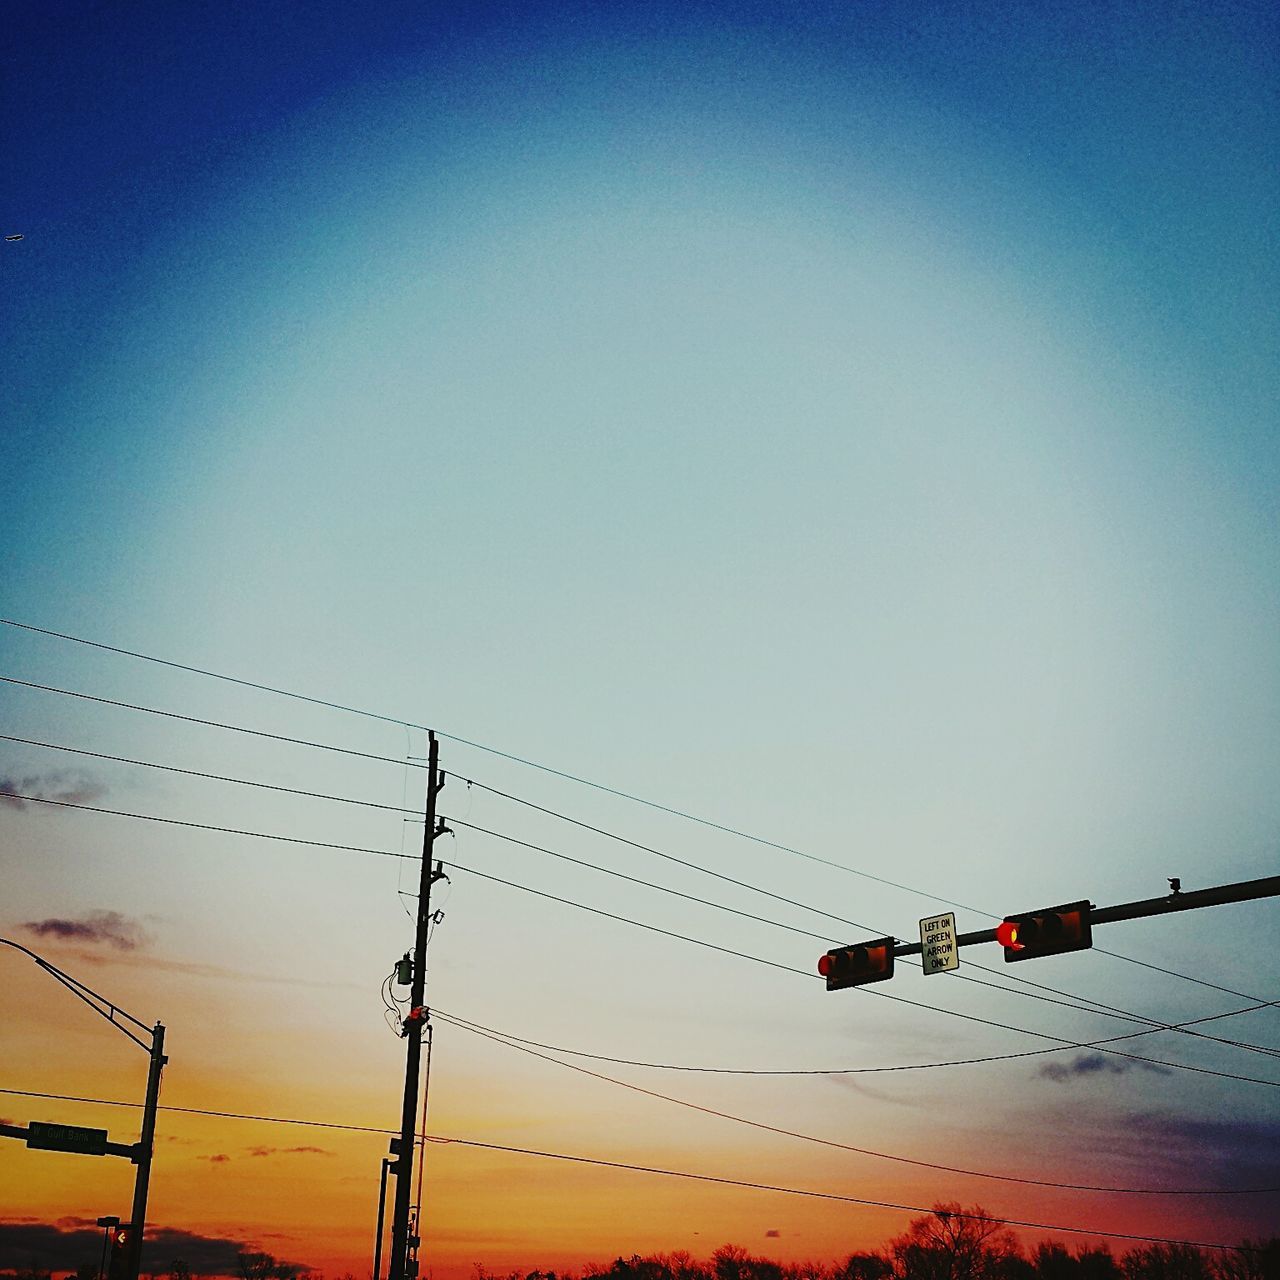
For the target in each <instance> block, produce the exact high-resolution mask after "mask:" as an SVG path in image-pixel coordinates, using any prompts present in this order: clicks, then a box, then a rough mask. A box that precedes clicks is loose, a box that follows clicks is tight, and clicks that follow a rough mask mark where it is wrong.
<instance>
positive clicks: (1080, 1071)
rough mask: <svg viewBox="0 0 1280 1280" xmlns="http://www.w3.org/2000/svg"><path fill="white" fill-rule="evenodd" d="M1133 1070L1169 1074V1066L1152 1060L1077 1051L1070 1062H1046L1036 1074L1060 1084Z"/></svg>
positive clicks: (1120, 1074) (1124, 1073)
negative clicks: (1139, 1060)
mask: <svg viewBox="0 0 1280 1280" xmlns="http://www.w3.org/2000/svg"><path fill="white" fill-rule="evenodd" d="M1134 1070H1142V1071H1150V1072H1151V1073H1152V1074H1153V1075H1158V1076H1167V1075H1169V1074H1170V1068H1169V1067H1161V1066H1157V1065H1156V1064H1155V1063H1154V1062H1137V1061H1135V1060H1134V1059H1132V1058H1115V1057H1111V1056H1109V1055H1108V1054H1104V1053H1079V1054H1077V1055H1076V1056H1075V1057H1074V1058H1072V1059H1071V1061H1070V1062H1046V1063H1045V1064H1044V1065H1043V1066H1042V1067H1040V1069H1039V1070H1038V1071H1037V1072H1036V1075H1037V1076H1039V1077H1040V1078H1041V1079H1043V1080H1054V1081H1056V1082H1057V1083H1059V1084H1062V1083H1064V1082H1065V1081H1067V1080H1075V1079H1078V1078H1080V1077H1081V1076H1097V1075H1110V1076H1123V1075H1127V1074H1128V1073H1129V1072H1130V1071H1134Z"/></svg>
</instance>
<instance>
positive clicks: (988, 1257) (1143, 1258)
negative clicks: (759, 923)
mask: <svg viewBox="0 0 1280 1280" xmlns="http://www.w3.org/2000/svg"><path fill="white" fill-rule="evenodd" d="M203 1274H204V1275H206V1276H207V1275H209V1274H210V1273H203ZM97 1275H98V1269H97V1267H96V1266H93V1267H87V1266H86V1267H82V1268H79V1269H78V1270H76V1271H74V1272H70V1273H68V1274H66V1276H65V1277H64V1280H97ZM196 1275H197V1273H195V1272H193V1270H192V1269H191V1268H190V1267H189V1266H188V1265H187V1264H186V1263H185V1262H184V1261H182V1260H181V1259H176V1260H175V1261H173V1262H172V1263H171V1264H170V1265H169V1267H168V1268H166V1269H165V1270H163V1271H157V1272H149V1273H148V1276H147V1280H195V1277H196ZM231 1275H232V1276H233V1277H234V1280H323V1277H322V1276H321V1275H320V1273H319V1272H315V1271H310V1270H308V1269H307V1268H305V1267H300V1266H297V1265H296V1264H293V1263H287V1262H278V1261H277V1260H276V1259H275V1258H274V1257H273V1256H272V1255H271V1254H269V1253H251V1252H246V1253H241V1254H240V1255H239V1257H238V1259H237V1266H236V1270H235V1271H234V1272H233V1273H231ZM0 1280H55V1278H54V1276H53V1275H52V1273H51V1272H49V1271H44V1270H40V1269H39V1268H30V1269H27V1270H23V1271H3V1272H0ZM339 1280H355V1277H354V1276H352V1275H351V1274H350V1273H347V1274H346V1275H345V1276H342V1277H339ZM424 1280H431V1270H430V1264H429V1260H428V1265H427V1267H426V1268H425V1269H424ZM474 1280H1280V1236H1273V1237H1271V1238H1269V1239H1265V1240H1254V1241H1251V1240H1245V1241H1242V1242H1241V1245H1240V1248H1238V1249H1200V1248H1197V1247H1196V1246H1195V1245H1190V1244H1160V1243H1150V1244H1137V1245H1135V1246H1134V1247H1132V1248H1130V1249H1129V1250H1128V1251H1127V1252H1125V1253H1122V1254H1119V1255H1117V1254H1114V1253H1112V1251H1111V1250H1110V1249H1108V1248H1106V1247H1098V1246H1094V1245H1083V1246H1078V1247H1077V1248H1076V1249H1074V1250H1072V1249H1070V1248H1068V1247H1067V1246H1066V1245H1064V1244H1062V1243H1060V1242H1058V1241H1056V1240H1046V1241H1041V1242H1040V1243H1039V1244H1037V1245H1036V1246H1035V1247H1034V1248H1033V1249H1031V1250H1029V1251H1027V1250H1024V1249H1023V1248H1022V1246H1021V1245H1020V1244H1019V1242H1018V1239H1017V1237H1016V1236H1015V1235H1014V1234H1013V1232H1012V1231H1010V1230H1009V1229H1008V1228H1007V1227H1006V1226H1005V1225H1004V1224H1003V1223H1002V1222H1000V1221H999V1220H997V1219H995V1218H993V1217H992V1216H991V1215H990V1214H989V1213H988V1212H987V1210H985V1209H983V1208H982V1207H981V1206H980V1205H974V1206H972V1207H971V1208H967V1209H966V1208H962V1207H961V1206H960V1205H959V1204H957V1203H948V1204H936V1205H934V1207H933V1210H932V1211H931V1212H930V1213H928V1214H926V1215H925V1216H924V1217H920V1218H915V1219H913V1220H912V1221H911V1223H910V1225H909V1226H908V1227H907V1230H906V1231H905V1232H903V1234H902V1235H900V1236H897V1237H895V1238H894V1239H892V1240H890V1241H889V1242H888V1244H886V1245H885V1246H884V1247H883V1248H882V1249H878V1250H871V1251H869V1252H863V1253H851V1254H848V1255H847V1256H846V1257H844V1258H843V1259H842V1260H840V1261H838V1262H831V1263H825V1262H799V1263H794V1262H776V1261H774V1260H773V1259H772V1258H763V1257H755V1256H753V1255H752V1254H751V1253H749V1252H748V1251H747V1250H746V1249H743V1248H741V1247H740V1246H739V1245H734V1244H726V1245H722V1246H721V1247H720V1248H719V1249H717V1250H716V1251H715V1252H714V1253H713V1254H712V1255H711V1257H710V1258H708V1259H706V1260H705V1261H704V1260H701V1259H697V1258H694V1257H693V1256H692V1255H691V1254H689V1253H685V1252H673V1253H655V1254H646V1255H643V1256H642V1255H640V1254H632V1255H631V1256H630V1257H629V1258H621V1257H619V1258H615V1259H614V1261H613V1262H611V1263H588V1264H587V1265H586V1266H584V1267H583V1268H582V1270H581V1272H580V1273H577V1274H575V1273H572V1272H560V1273H558V1274H557V1272H555V1271H543V1270H538V1269H535V1270H532V1271H527V1272H526V1271H523V1270H514V1271H509V1272H493V1271H489V1270H487V1269H486V1268H485V1267H484V1265H483V1264H482V1263H476V1264H475V1266H474Z"/></svg>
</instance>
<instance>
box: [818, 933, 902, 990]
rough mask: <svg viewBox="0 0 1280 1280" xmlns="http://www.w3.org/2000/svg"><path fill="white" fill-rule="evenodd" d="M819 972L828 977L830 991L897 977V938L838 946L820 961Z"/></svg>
mask: <svg viewBox="0 0 1280 1280" xmlns="http://www.w3.org/2000/svg"><path fill="white" fill-rule="evenodd" d="M818 972H819V973H820V974H822V976H823V977H824V978H826V980H827V990H828V991H839V990H841V989H842V988H843V987H860V986H862V984H863V983H864V982H883V981H884V980H885V979H886V978H892V977H893V939H892V938H880V939H879V940H877V941H876V942H860V943H858V944H857V945H856V946H852V947H836V948H835V950H834V951H828V952H827V954H826V955H825V956H823V957H822V958H821V959H820V960H819V961H818Z"/></svg>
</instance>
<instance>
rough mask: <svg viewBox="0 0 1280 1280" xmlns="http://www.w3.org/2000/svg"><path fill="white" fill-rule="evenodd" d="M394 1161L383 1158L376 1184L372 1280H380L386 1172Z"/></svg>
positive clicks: (385, 1205) (385, 1201) (385, 1200)
mask: <svg viewBox="0 0 1280 1280" xmlns="http://www.w3.org/2000/svg"><path fill="white" fill-rule="evenodd" d="M393 1164H395V1161H394V1160H388V1159H386V1157H385V1156H384V1157H383V1160H382V1177H381V1179H380V1180H379V1182H378V1234H377V1235H376V1236H374V1238H373V1280H382V1223H383V1215H384V1214H385V1212H386V1208H387V1170H388V1169H390V1168H391V1166H392V1165H393Z"/></svg>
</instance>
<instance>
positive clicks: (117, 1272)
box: [107, 1226, 133, 1280]
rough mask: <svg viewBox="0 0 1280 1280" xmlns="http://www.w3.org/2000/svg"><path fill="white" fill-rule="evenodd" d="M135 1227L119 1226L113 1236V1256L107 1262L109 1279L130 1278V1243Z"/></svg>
mask: <svg viewBox="0 0 1280 1280" xmlns="http://www.w3.org/2000/svg"><path fill="white" fill-rule="evenodd" d="M132 1240H133V1228H132V1227H129V1226H122V1227H117V1228H116V1231H115V1235H114V1236H112V1237H111V1258H110V1261H109V1262H108V1264H107V1280H129V1245H130V1243H131V1241H132Z"/></svg>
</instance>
